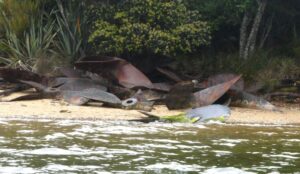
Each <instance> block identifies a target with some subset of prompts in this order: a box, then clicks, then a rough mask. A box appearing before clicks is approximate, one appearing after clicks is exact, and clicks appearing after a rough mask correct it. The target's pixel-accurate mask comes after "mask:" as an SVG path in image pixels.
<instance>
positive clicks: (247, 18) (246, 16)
mask: <svg viewBox="0 0 300 174" xmlns="http://www.w3.org/2000/svg"><path fill="white" fill-rule="evenodd" d="M249 23H250V12H249V11H246V12H245V14H244V17H243V21H242V25H241V29H240V52H239V55H240V57H243V54H244V50H245V46H246V43H247V37H248V34H247V28H248V25H249Z"/></svg>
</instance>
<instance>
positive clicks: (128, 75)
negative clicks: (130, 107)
mask: <svg viewBox="0 0 300 174" xmlns="http://www.w3.org/2000/svg"><path fill="white" fill-rule="evenodd" d="M115 76H116V78H117V79H118V82H119V84H121V85H122V86H124V87H126V88H133V87H137V86H140V87H152V82H151V81H150V80H149V78H148V77H147V76H146V75H145V74H144V73H142V72H141V71H140V70H138V69H137V68H136V67H134V66H133V65H132V64H130V63H124V64H120V65H119V66H117V68H116V69H115Z"/></svg>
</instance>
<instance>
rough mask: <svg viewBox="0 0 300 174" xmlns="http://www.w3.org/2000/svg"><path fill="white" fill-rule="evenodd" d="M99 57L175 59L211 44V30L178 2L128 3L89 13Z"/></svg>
mask: <svg viewBox="0 0 300 174" xmlns="http://www.w3.org/2000/svg"><path fill="white" fill-rule="evenodd" d="M92 11H93V12H94V13H93V14H92V15H96V16H97V20H96V21H95V22H94V27H93V29H92V31H91V35H90V37H89V42H90V43H91V44H92V45H93V46H94V48H95V50H96V52H97V53H98V54H109V55H122V54H126V55H163V56H175V55H177V54H182V53H191V52H194V51H195V50H196V49H197V48H199V47H200V46H202V45H208V44H209V42H210V27H209V26H208V24H207V23H206V22H205V21H203V20H202V19H201V16H200V14H199V13H198V12H196V11H190V10H188V9H187V8H186V6H185V5H184V4H183V3H181V2H180V1H170V0H164V1H160V0H131V1H124V2H119V3H115V4H114V5H109V6H106V5H102V6H100V7H99V6H97V7H94V8H93V9H92Z"/></svg>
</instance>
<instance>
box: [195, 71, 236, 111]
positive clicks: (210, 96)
mask: <svg viewBox="0 0 300 174" xmlns="http://www.w3.org/2000/svg"><path fill="white" fill-rule="evenodd" d="M240 78H241V76H240V75H239V76H236V77H234V78H233V79H231V80H229V81H227V82H224V83H221V84H218V85H215V86H211V87H209V88H206V89H204V90H201V91H198V92H195V93H194V94H193V95H194V98H195V102H194V103H193V106H194V107H200V106H207V105H210V104H213V103H214V102H215V101H217V100H218V99H219V98H220V97H221V96H223V95H224V94H225V93H226V92H227V91H228V90H229V89H230V88H231V87H232V86H233V85H234V84H235V83H236V82H237V81H238V80H239V79H240Z"/></svg>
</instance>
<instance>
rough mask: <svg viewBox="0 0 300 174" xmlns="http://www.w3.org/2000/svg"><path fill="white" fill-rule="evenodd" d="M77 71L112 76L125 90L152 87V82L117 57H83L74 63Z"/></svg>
mask: <svg viewBox="0 0 300 174" xmlns="http://www.w3.org/2000/svg"><path fill="white" fill-rule="evenodd" d="M75 66H76V67H78V68H79V69H83V70H87V71H90V72H95V73H99V74H103V75H104V76H107V74H105V71H106V72H108V73H109V74H108V76H111V75H113V76H114V79H116V80H117V81H118V83H119V84H120V85H122V86H124V87H126V88H133V87H150V88H151V87H152V82H151V81H150V80H149V78H148V77H146V76H145V74H144V73H142V72H141V71H140V70H138V69H137V68H136V67H134V66H133V65H132V64H130V63H129V62H127V61H126V60H124V59H120V58H117V57H102V56H94V57H85V58H82V59H80V60H79V61H77V62H76V63H75Z"/></svg>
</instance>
